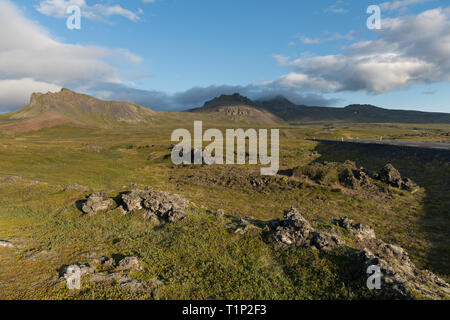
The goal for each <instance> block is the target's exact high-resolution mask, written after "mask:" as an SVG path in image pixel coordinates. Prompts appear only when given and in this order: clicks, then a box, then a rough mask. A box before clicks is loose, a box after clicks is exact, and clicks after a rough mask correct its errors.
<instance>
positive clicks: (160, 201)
mask: <svg viewBox="0 0 450 320" xmlns="http://www.w3.org/2000/svg"><path fill="white" fill-rule="evenodd" d="M188 203H189V201H188V200H187V199H185V198H183V197H181V196H179V195H177V194H170V193H167V192H163V191H158V190H154V189H153V188H152V187H146V188H145V189H137V188H134V189H132V190H131V191H128V192H124V193H122V194H121V195H119V197H118V198H116V200H114V199H111V198H108V197H107V196H106V193H105V192H94V193H92V194H91V195H90V196H89V197H88V198H87V200H86V201H84V203H83V204H82V206H81V211H83V212H84V213H85V214H87V215H94V214H96V213H98V212H107V211H109V210H112V209H115V208H118V210H119V211H120V212H122V214H124V215H125V214H133V213H135V212H137V211H143V215H142V216H143V218H144V219H146V220H151V221H155V222H160V221H164V222H177V221H181V220H183V219H184V218H185V217H186V213H185V210H186V208H187V205H188Z"/></svg>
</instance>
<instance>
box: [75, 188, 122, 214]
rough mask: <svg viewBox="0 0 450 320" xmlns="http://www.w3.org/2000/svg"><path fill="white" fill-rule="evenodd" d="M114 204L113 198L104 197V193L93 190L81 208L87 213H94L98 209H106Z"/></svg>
mask: <svg viewBox="0 0 450 320" xmlns="http://www.w3.org/2000/svg"><path fill="white" fill-rule="evenodd" d="M115 205H116V203H115V202H114V200H113V199H106V195H105V193H103V192H95V193H93V194H91V195H90V196H89V197H88V199H87V200H86V202H85V203H84V204H83V206H82V208H81V210H82V211H83V212H84V213H86V214H87V215H94V214H96V213H97V212H99V211H107V210H109V209H111V208H113V207H114V206H115Z"/></svg>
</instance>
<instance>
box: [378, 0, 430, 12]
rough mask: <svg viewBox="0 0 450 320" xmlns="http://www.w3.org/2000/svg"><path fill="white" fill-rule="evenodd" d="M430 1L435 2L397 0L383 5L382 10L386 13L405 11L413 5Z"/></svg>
mask: <svg viewBox="0 0 450 320" xmlns="http://www.w3.org/2000/svg"><path fill="white" fill-rule="evenodd" d="M430 1H434V0H395V1H390V2H389V1H388V2H383V3H381V4H380V8H381V9H382V10H386V11H394V10H403V9H406V8H407V7H409V6H411V5H415V4H421V3H425V2H430Z"/></svg>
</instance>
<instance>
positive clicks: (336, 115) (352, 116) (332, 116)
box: [189, 93, 450, 123]
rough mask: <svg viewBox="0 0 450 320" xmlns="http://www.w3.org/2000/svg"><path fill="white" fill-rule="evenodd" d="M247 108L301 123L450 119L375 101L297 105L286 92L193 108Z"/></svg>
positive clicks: (228, 97)
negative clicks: (347, 103)
mask: <svg viewBox="0 0 450 320" xmlns="http://www.w3.org/2000/svg"><path fill="white" fill-rule="evenodd" d="M244 107H245V108H247V110H248V112H253V113H255V114H256V113H257V112H263V113H264V114H267V115H271V116H272V117H275V118H278V119H280V120H282V121H286V122H289V123H298V122H305V121H347V122H367V123H370V122H372V123H377V122H378V123H390V122H396V123H450V113H436V112H423V111H410V110H389V109H383V108H379V107H376V106H373V105H368V104H365V105H360V104H352V105H348V106H346V107H344V108H334V107H311V106H305V105H296V104H294V103H292V102H291V101H289V100H288V99H286V98H285V97H283V96H277V97H275V98H273V99H270V100H266V101H253V100H250V99H248V98H246V97H243V96H241V95H240V94H238V93H235V94H233V95H221V96H220V97H218V98H214V99H212V100H210V101H207V102H206V103H205V104H204V105H203V107H201V108H196V109H191V110H189V111H191V112H209V113H212V112H218V113H223V114H224V115H225V116H227V114H226V113H224V111H226V110H228V109H227V108H244Z"/></svg>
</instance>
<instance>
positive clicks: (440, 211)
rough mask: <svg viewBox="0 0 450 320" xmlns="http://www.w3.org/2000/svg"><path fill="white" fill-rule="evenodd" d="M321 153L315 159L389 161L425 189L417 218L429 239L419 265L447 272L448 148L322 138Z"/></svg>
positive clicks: (375, 165) (372, 166)
mask: <svg viewBox="0 0 450 320" xmlns="http://www.w3.org/2000/svg"><path fill="white" fill-rule="evenodd" d="M315 150H316V151H317V152H318V153H319V154H320V155H321V157H320V158H318V159H316V160H315V161H317V162H321V161H329V162H331V161H337V162H343V161H345V160H352V161H355V162H356V163H357V165H358V166H363V167H365V168H367V169H369V170H373V171H378V170H379V169H380V168H382V167H383V166H384V165H385V164H387V163H392V164H393V165H394V166H395V167H396V168H397V169H398V170H399V171H400V173H401V174H402V176H404V177H408V178H411V179H413V180H414V181H415V182H416V183H417V184H418V185H419V186H421V187H423V188H424V189H425V197H424V198H423V199H422V203H421V204H422V207H423V212H424V213H425V214H424V215H422V217H421V218H420V221H419V222H418V223H419V224H420V229H421V230H422V231H423V232H424V234H425V235H426V238H427V240H428V241H430V243H431V245H430V247H431V248H430V249H429V250H427V251H428V252H427V253H426V254H424V257H425V259H424V261H420V264H421V267H424V268H427V269H430V270H431V271H433V272H436V273H439V274H440V275H442V276H444V277H445V278H447V279H448V277H449V276H450V252H449V247H450V244H449V241H450V196H449V195H450V151H448V150H437V149H421V148H412V147H399V146H387V145H370V144H350V143H340V142H331V141H330V142H321V143H319V144H318V145H317V147H316V149H315Z"/></svg>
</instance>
